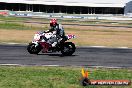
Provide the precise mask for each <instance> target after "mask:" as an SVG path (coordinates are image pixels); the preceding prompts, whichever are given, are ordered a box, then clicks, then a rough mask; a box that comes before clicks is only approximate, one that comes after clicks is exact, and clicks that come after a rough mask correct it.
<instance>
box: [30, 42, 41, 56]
mask: <svg viewBox="0 0 132 88" xmlns="http://www.w3.org/2000/svg"><path fill="white" fill-rule="evenodd" d="M27 50H28V52H29V53H30V54H38V53H39V52H40V51H41V46H40V45H39V44H38V45H37V46H36V44H34V43H30V44H29V45H28V46H27Z"/></svg>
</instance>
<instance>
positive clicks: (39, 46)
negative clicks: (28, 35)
mask: <svg viewBox="0 0 132 88" xmlns="http://www.w3.org/2000/svg"><path fill="white" fill-rule="evenodd" d="M51 37H56V35H54V33H53V32H49V33H45V32H41V31H40V32H37V33H35V35H34V38H33V40H32V42H30V43H29V45H28V46H27V50H28V52H29V53H30V54H38V53H39V52H40V51H42V52H43V53H48V52H51V53H52V52H59V51H60V52H61V53H62V55H64V56H70V55H72V54H73V53H74V52H75V49H76V47H75V44H74V43H72V42H67V40H69V39H72V38H75V35H66V36H65V37H64V38H63V39H61V40H60V42H59V43H57V44H56V46H55V47H52V45H51V44H50V43H47V40H49V39H50V38H51Z"/></svg>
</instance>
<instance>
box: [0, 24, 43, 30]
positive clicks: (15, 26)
mask: <svg viewBox="0 0 132 88" xmlns="http://www.w3.org/2000/svg"><path fill="white" fill-rule="evenodd" d="M0 29H16V30H36V29H42V28H41V27H40V28H39V27H32V26H25V25H24V24H19V23H11V22H2V23H0Z"/></svg>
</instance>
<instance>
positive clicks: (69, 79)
mask: <svg viewBox="0 0 132 88" xmlns="http://www.w3.org/2000/svg"><path fill="white" fill-rule="evenodd" d="M86 70H88V71H89V72H90V76H89V78H90V79H126V80H132V70H131V69H105V68H87V69H86ZM80 77H81V68H75V67H37V66H33V67H14V66H9V67H7V66H0V88H83V87H82V86H81V85H80V82H79V79H80ZM124 87H125V88H132V85H130V86H88V87H86V88H124Z"/></svg>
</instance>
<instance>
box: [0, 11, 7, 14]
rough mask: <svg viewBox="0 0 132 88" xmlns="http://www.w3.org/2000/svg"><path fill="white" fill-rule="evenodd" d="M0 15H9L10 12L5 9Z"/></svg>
mask: <svg viewBox="0 0 132 88" xmlns="http://www.w3.org/2000/svg"><path fill="white" fill-rule="evenodd" d="M0 15H8V12H5V11H3V12H0Z"/></svg>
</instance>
